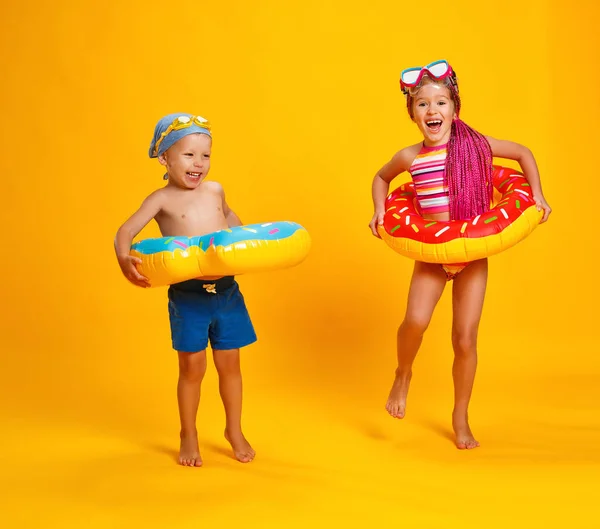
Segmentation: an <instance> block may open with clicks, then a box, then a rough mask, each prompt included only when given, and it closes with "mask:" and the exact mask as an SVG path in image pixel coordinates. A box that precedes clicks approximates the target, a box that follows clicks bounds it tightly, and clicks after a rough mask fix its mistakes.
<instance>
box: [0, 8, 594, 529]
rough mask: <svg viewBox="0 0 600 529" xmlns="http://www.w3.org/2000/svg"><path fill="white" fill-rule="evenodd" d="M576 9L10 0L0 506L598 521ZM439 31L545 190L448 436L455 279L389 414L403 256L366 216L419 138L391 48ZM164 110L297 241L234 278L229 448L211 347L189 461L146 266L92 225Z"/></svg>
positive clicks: (157, 172)
mask: <svg viewBox="0 0 600 529" xmlns="http://www.w3.org/2000/svg"><path fill="white" fill-rule="evenodd" d="M597 20H598V8H597V6H596V5H595V2H593V1H592V0H588V1H587V2H585V1H569V2H567V1H563V2H558V1H556V2H553V1H541V0H530V1H527V2H524V1H522V0H520V1H516V0H507V1H503V2H497V3H496V2H492V3H488V2H481V1H475V0H473V1H471V0H462V1H457V2H450V3H448V2H446V3H443V2H393V1H381V0H374V1H371V2H355V1H345V2H342V1H337V2H328V1H324V0H318V1H317V0H304V1H302V2H300V1H297V0H290V1H289V2H278V1H273V0H264V1H257V2H242V1H233V0H232V1H230V2H198V1H190V0H182V1H180V2H176V3H173V4H172V7H169V3H168V2H157V1H156V0H147V1H146V2H139V1H132V2H117V1H114V0H107V2H103V3H91V4H89V3H81V2H74V1H69V2H67V1H64V0H62V1H61V0H59V1H56V2H41V1H38V2H32V1H28V0H25V1H21V2H16V1H14V0H13V1H10V2H7V3H5V4H4V5H3V7H2V16H1V17H0V39H1V49H2V57H1V63H0V65H1V68H2V89H1V90H2V92H1V95H2V115H1V117H2V123H1V126H0V140H1V141H0V146H1V147H2V156H1V157H0V168H1V173H0V174H1V175H2V178H3V181H4V185H3V191H2V197H3V207H2V208H1V212H0V215H1V216H2V217H1V220H2V226H3V229H4V238H3V244H2V246H1V248H2V249H1V251H2V259H1V260H0V262H1V263H2V265H1V266H2V284H3V287H2V318H1V319H0V322H1V323H0V326H1V327H0V330H1V332H2V335H1V336H2V339H1V347H2V354H1V359H2V370H1V373H0V377H1V378H0V384H1V386H0V387H1V400H0V406H1V408H0V409H1V412H2V422H1V424H2V430H3V431H2V436H1V437H0V439H1V440H0V443H1V446H0V448H1V451H0V475H2V480H1V481H0V483H1V485H0V487H1V488H2V494H0V506H1V509H0V525H2V526H3V527H8V528H12V527H61V528H65V527H94V528H95V527H102V528H107V527H111V528H113V527H115V528H117V527H118V528H120V527H161V528H165V527H180V528H187V527H216V526H221V527H235V526H237V525H239V526H247V527H278V528H279V527H308V526H309V524H310V525H312V526H315V527H394V526H402V527H411V528H421V527H423V528H438V527H444V528H446V527H463V528H464V527H481V528H483V527H485V528H492V527H494V528H495V527H502V528H504V527H507V526H508V527H560V526H566V527H578V528H587V527H598V524H599V523H600V522H598V508H597V500H595V499H594V494H595V493H594V488H595V489H597V476H598V467H599V463H600V455H599V453H598V446H600V434H599V432H600V421H599V419H598V411H599V392H598V389H597V385H598V375H599V370H600V360H599V358H600V356H599V354H598V353H599V352H600V344H599V331H598V316H597V314H598V309H597V303H598V296H599V294H600V292H599V287H598V279H597V278H598V268H597V266H598V264H597V258H598V253H599V252H598V242H597V240H598V235H597V223H596V218H597V212H596V208H597V204H596V203H597V196H596V195H597V192H596V185H597V184H596V180H597V177H596V175H597V168H596V165H597V163H596V160H595V159H596V156H597V128H598V124H599V123H600V112H599V108H600V97H598V88H599V86H600V85H599V83H600V73H599V70H598V68H597V66H596V65H597V59H596V58H595V57H596V55H597V51H598V49H600V40H599V36H598V35H599V31H598V29H597V24H596V21H597ZM439 58H447V59H448V60H449V61H450V63H451V64H452V65H453V66H454V68H455V69H456V71H457V72H458V76H459V83H460V87H461V95H462V99H463V112H462V117H463V119H464V120H465V121H466V122H467V123H469V124H471V125H472V126H473V127H475V128H476V129H478V130H480V131H481V132H483V133H485V134H489V135H491V136H494V137H497V138H503V139H510V140H513V141H517V142H520V143H523V144H525V145H527V146H528V147H530V148H531V149H532V150H533V152H534V153H535V156H536V159H537V161H538V164H539V167H540V171H541V174H542V182H543V186H544V190H545V194H546V197H547V199H548V201H549V203H550V204H551V205H552V207H553V208H554V213H553V215H552V217H551V221H550V222H549V223H548V224H546V225H544V226H542V227H541V228H539V229H537V230H536V231H535V232H534V233H533V234H532V235H531V236H530V237H529V238H528V239H527V240H526V241H525V242H523V243H520V244H519V245H518V246H516V247H515V248H513V249H511V250H510V251H507V252H506V253H504V254H502V255H499V256H496V257H494V258H493V259H492V260H491V264H490V268H491V274H490V281H489V288H488V295H487V300H486V306H485V312H484V318H483V321H482V324H481V330H480V364H479V372H478V378H477V381H476V387H475V395H474V400H473V402H472V407H471V422H472V426H473V429H474V431H475V434H476V436H477V437H478V439H479V440H480V442H481V444H482V447H481V448H480V449H478V450H475V451H472V452H469V453H466V452H459V451H458V450H456V449H455V448H454V447H453V445H452V442H451V439H450V429H449V426H450V422H449V415H450V411H451V406H452V386H451V378H450V366H451V362H452V351H451V348H450V341H449V332H450V322H451V311H450V308H451V307H450V296H449V292H446V294H445V295H444V297H443V299H442V301H441V303H440V305H439V307H438V310H437V312H436V314H435V317H434V320H433V322H432V325H431V327H430V329H429V331H428V333H427V335H426V338H425V342H424V344H423V347H422V350H421V353H420V355H419V357H418V359H417V363H416V366H415V376H414V378H413V385H412V388H411V394H410V397H409V408H408V414H407V418H406V419H405V420H404V421H403V422H394V421H393V420H392V419H391V418H389V417H388V416H387V415H386V413H385V411H384V408H383V406H384V403H385V399H386V397H387V392H388V389H389V385H390V383H391V381H392V375H393V369H394V365H395V351H394V347H395V345H394V342H395V331H396V326H397V325H398V323H399V322H400V320H401V317H402V314H403V311H404V306H405V298H406V293H407V287H408V281H409V278H410V272H411V268H412V263H411V262H410V261H408V260H407V259H403V258H401V257H400V256H398V255H396V254H394V253H393V252H392V251H391V250H389V249H388V248H387V247H386V246H385V245H384V244H383V243H382V242H381V241H378V240H376V239H375V238H373V237H372V236H371V235H370V232H369V230H368V228H367V223H368V222H369V220H370V218H371V214H372V205H371V198H370V184H371V179H372V176H373V174H374V173H375V171H376V170H377V169H378V168H379V167H380V166H381V165H382V164H383V163H385V162H386V161H387V160H388V159H389V157H391V155H392V154H393V153H394V152H395V151H396V150H398V149H399V148H401V147H403V146H405V145H408V144H410V143H414V142H417V141H419V136H418V131H417V129H416V127H415V126H414V125H413V124H412V123H411V122H410V120H409V118H408V117H407V115H406V112H405V109H404V101H403V98H402V97H401V94H400V91H399V87H398V76H399V72H400V70H401V69H402V68H404V67H407V66H414V65H419V64H424V63H427V62H430V61H433V60H435V59H439ZM179 111H181V112H193V113H200V114H202V115H204V116H205V117H207V118H209V119H210V120H211V121H212V123H213V125H214V138H215V140H214V148H213V166H212V170H211V174H210V177H211V178H212V179H215V180H218V181H220V182H221V183H222V184H223V185H224V187H225V190H226V193H227V198H228V202H229V203H230V205H231V207H232V208H233V209H234V210H235V211H236V212H237V213H238V214H239V215H240V217H241V218H242V220H243V221H244V222H246V223H252V222H262V221H272V220H283V219H289V220H293V221H296V222H299V223H301V224H303V225H304V226H305V227H306V228H307V229H308V230H309V232H310V233H311V235H312V238H313V248H312V252H311V254H310V256H309V258H308V259H307V260H306V261H305V262H304V263H303V264H302V265H300V266H298V267H296V268H293V269H289V270H283V271H278V272H275V273H269V274H257V275H252V276H245V277H240V278H239V281H240V284H241V285H242V289H243V292H244V294H245V297H246V300H247V303H248V306H249V308H250V311H251V313H252V316H253V320H254V323H255V326H256V329H257V332H258V334H259V342H258V343H257V344H256V345H253V346H251V347H249V348H248V349H247V350H245V351H244V352H243V369H244V376H245V392H246V394H245V402H244V406H245V419H244V424H245V430H246V434H247V436H248V438H249V439H250V441H251V442H252V443H253V445H254V447H255V448H256V450H257V452H258V457H257V459H256V461H255V462H254V463H252V464H251V465H247V466H242V465H241V464H239V463H236V462H235V461H233V460H232V459H231V458H230V456H229V450H228V447H227V445H226V443H225V441H224V440H223V438H222V426H223V412H222V408H221V405H220V401H219V399H218V394H217V389H216V376H215V371H214V369H210V370H209V372H208V374H207V377H206V379H205V383H204V386H203V400H202V403H201V409H200V413H199V421H198V424H199V430H200V441H201V449H202V451H203V457H204V460H205V467H204V468H203V469H200V470H192V469H187V468H181V467H179V466H177V465H176V464H175V462H174V461H175V455H176V450H177V431H178V421H177V414H176V402H175V393H174V388H175V381H176V377H177V365H176V356H175V353H173V352H172V351H171V349H170V339H169V328H168V318H167V312H166V302H165V298H166V289H164V288H162V289H153V290H142V289H136V288H134V287H132V286H131V285H129V284H128V283H127V282H126V281H125V280H124V278H123V277H122V276H121V275H120V271H119V268H118V266H117V263H116V260H115V258H114V254H113V250H112V241H113V237H114V233H115V231H116V229H117V228H118V227H119V225H120V224H121V223H122V222H123V221H124V220H125V219H126V218H127V216H128V215H130V214H131V213H132V212H133V211H134V210H135V208H137V206H138V205H139V204H140V202H141V201H142V199H143V198H144V197H145V196H146V195H147V194H148V193H150V192H151V191H152V190H154V189H155V188H157V187H158V186H161V185H162V183H163V182H162V180H161V177H162V171H161V169H162V167H161V166H159V164H158V163H157V162H156V161H155V160H150V159H149V158H148V157H147V149H148V146H149V142H150V139H151V137H152V132H153V128H154V124H155V122H156V121H157V120H158V118H160V117H161V116H162V115H164V114H167V113H170V112H179ZM157 234H158V231H157V229H156V227H155V226H149V227H148V228H147V229H146V230H145V231H144V232H143V233H142V236H155V235H157Z"/></svg>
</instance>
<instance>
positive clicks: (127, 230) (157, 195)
mask: <svg viewBox="0 0 600 529" xmlns="http://www.w3.org/2000/svg"><path fill="white" fill-rule="evenodd" d="M161 209H162V193H161V192H160V190H159V191H155V192H154V193H152V194H151V195H150V196H149V197H148V198H146V200H144V202H142V205H141V206H140V208H139V209H138V210H137V211H136V212H135V213H134V214H133V215H131V217H129V218H128V219H127V220H126V221H125V223H124V224H123V225H122V226H121V227H120V228H119V229H118V231H117V235H116V236H115V253H116V254H117V259H118V261H119V266H120V267H121V271H122V272H123V275H124V276H125V277H126V278H127V279H128V280H129V281H131V282H132V283H133V284H134V285H137V286H139V287H149V286H150V283H149V282H148V279H147V278H146V277H144V276H143V275H142V274H140V273H139V272H138V271H137V268H136V267H135V265H136V264H140V263H141V262H142V261H141V259H139V258H137V257H134V256H132V255H129V250H130V249H131V243H132V242H133V239H134V238H135V236H136V235H137V234H138V233H139V232H140V231H142V229H143V228H144V226H146V224H148V223H149V222H150V221H151V220H152V219H153V218H154V217H155V216H156V215H157V214H158V213H159V211H160V210H161Z"/></svg>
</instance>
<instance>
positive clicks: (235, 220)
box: [221, 187, 242, 228]
mask: <svg viewBox="0 0 600 529" xmlns="http://www.w3.org/2000/svg"><path fill="white" fill-rule="evenodd" d="M221 195H222V197H223V215H225V220H226V221H227V225H228V226H229V227H230V228H233V227H235V226H241V225H242V221H241V220H240V218H239V217H238V216H237V215H236V214H235V212H234V211H233V210H232V209H231V208H230V207H229V205H228V204H227V201H226V200H225V191H224V190H223V187H221Z"/></svg>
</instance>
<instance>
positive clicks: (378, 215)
mask: <svg viewBox="0 0 600 529" xmlns="http://www.w3.org/2000/svg"><path fill="white" fill-rule="evenodd" d="M383 215H384V212H383V211H381V212H378V211H376V212H375V213H374V214H373V218H372V219H371V222H369V228H371V231H372V232H373V235H375V237H377V238H378V239H381V235H379V233H378V231H377V226H383Z"/></svg>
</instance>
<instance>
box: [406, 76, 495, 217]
mask: <svg viewBox="0 0 600 529" xmlns="http://www.w3.org/2000/svg"><path fill="white" fill-rule="evenodd" d="M455 76H456V73H453V75H452V77H447V78H445V79H443V80H441V81H437V80H434V79H431V78H430V77H428V76H427V75H424V76H423V79H422V80H421V82H420V83H419V85H418V86H417V87H415V88H414V89H412V90H410V91H409V92H408V94H407V96H406V106H407V109H408V113H409V115H410V117H411V118H413V117H414V115H413V110H412V105H413V101H414V94H415V93H416V92H417V91H418V90H419V88H421V86H423V81H424V80H425V79H427V82H431V83H435V84H438V85H441V86H445V87H446V88H448V90H449V91H450V95H451V97H452V101H453V102H454V108H455V111H456V119H455V120H453V121H452V128H451V129H450V140H449V142H448V149H447V151H448V155H447V157H446V167H445V171H444V178H445V180H446V182H445V183H446V184H447V185H448V190H449V193H450V219H452V220H464V219H469V218H472V217H475V216H477V215H481V214H482V213H484V212H486V211H488V210H489V209H490V204H491V201H492V194H493V186H492V163H493V157H492V149H491V147H490V144H489V143H488V141H487V139H486V138H485V137H484V136H483V135H482V134H480V133H479V132H477V131H476V130H474V129H472V128H471V127H469V126H468V125H467V124H466V123H465V122H464V121H462V120H461V119H459V118H458V115H459V112H460V105H461V101H460V96H459V95H458V85H457V83H456V77H455Z"/></svg>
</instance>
